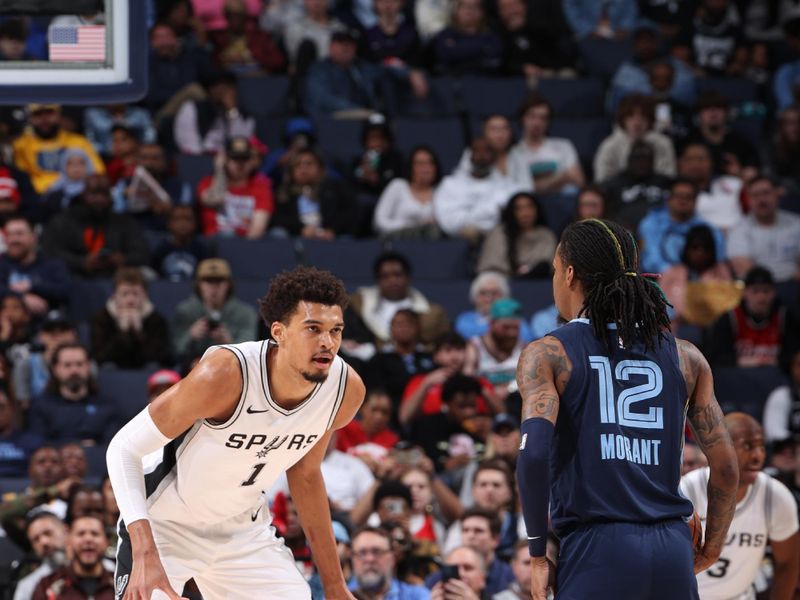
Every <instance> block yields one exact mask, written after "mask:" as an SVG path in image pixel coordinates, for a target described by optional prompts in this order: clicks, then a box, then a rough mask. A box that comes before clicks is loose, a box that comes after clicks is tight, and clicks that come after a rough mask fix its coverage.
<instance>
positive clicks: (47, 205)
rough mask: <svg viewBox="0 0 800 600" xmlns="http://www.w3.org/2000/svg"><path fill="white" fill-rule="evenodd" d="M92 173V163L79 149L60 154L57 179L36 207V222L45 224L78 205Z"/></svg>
mask: <svg viewBox="0 0 800 600" xmlns="http://www.w3.org/2000/svg"><path fill="white" fill-rule="evenodd" d="M92 173H94V163H92V161H91V160H90V159H89V156H88V155H87V154H86V152H84V151H83V150H81V149H80V148H73V149H70V150H66V151H64V152H63V153H62V154H61V162H60V164H59V176H58V179H56V181H55V182H54V183H53V185H51V186H50V187H49V188H48V190H47V192H46V193H45V195H44V196H42V199H41V201H40V202H39V203H38V205H37V207H36V211H35V213H36V220H37V221H40V222H42V223H45V224H47V222H48V221H50V219H51V218H52V217H54V216H55V215H57V214H59V213H62V212H64V211H66V210H67V209H68V208H69V207H70V206H72V205H73V203H74V204H78V203H79V202H80V201H81V199H82V197H83V192H84V191H85V190H86V179H87V178H88V177H89V175H91V174H92Z"/></svg>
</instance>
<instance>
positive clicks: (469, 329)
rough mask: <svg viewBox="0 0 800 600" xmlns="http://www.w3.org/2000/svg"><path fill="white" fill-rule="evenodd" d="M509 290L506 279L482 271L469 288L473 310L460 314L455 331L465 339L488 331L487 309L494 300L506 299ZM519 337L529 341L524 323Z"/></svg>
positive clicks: (529, 337) (497, 274) (528, 333)
mask: <svg viewBox="0 0 800 600" xmlns="http://www.w3.org/2000/svg"><path fill="white" fill-rule="evenodd" d="M510 295H511V288H509V286H508V279H507V278H506V277H505V276H504V275H502V274H500V273H497V272H494V271H482V272H480V273H478V275H477V277H475V279H473V280H472V284H471V285H470V286H469V299H470V302H471V303H472V305H473V306H474V307H475V310H469V311H465V312H462V313H461V314H460V315H458V317H457V318H456V323H455V330H456V331H457V332H458V333H459V334H461V336H463V337H464V338H465V339H470V338H473V337H476V336H481V335H483V334H484V333H486V332H487V331H488V330H489V309H490V308H491V307H492V304H493V303H494V301H495V300H500V299H501V298H508V297H509V296H510ZM520 336H522V339H523V340H525V342H526V343H527V342H529V341H531V340H532V339H533V338H531V333H530V329H529V328H528V325H527V324H526V323H524V322H523V323H522V325H521V327H520Z"/></svg>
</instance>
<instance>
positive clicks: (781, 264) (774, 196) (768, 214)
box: [728, 176, 800, 282]
mask: <svg viewBox="0 0 800 600" xmlns="http://www.w3.org/2000/svg"><path fill="white" fill-rule="evenodd" d="M747 193H748V196H749V198H750V214H749V215H747V216H746V217H745V218H744V219H742V220H741V221H740V222H739V224H738V225H737V226H736V227H734V228H733V229H732V230H731V232H730V235H729V236H728V256H730V261H731V265H732V266H733V270H734V271H735V272H736V274H737V275H738V276H739V277H743V276H744V275H745V274H746V273H747V272H748V271H749V270H750V269H751V268H752V267H753V265H765V266H766V267H767V268H768V269H769V270H770V272H771V273H772V276H773V277H774V278H775V280H776V281H778V282H784V281H791V280H792V279H798V278H800V217H798V216H797V215H795V214H793V213H790V212H787V211H785V210H780V209H779V208H778V204H779V193H780V192H779V190H778V189H777V187H776V186H775V184H774V183H773V182H772V181H771V180H770V179H769V178H768V177H764V176H760V177H756V178H755V179H753V180H752V181H751V182H750V184H749V185H748V187H747Z"/></svg>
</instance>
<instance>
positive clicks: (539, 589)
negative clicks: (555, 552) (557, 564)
mask: <svg viewBox="0 0 800 600" xmlns="http://www.w3.org/2000/svg"><path fill="white" fill-rule="evenodd" d="M552 568H553V565H552V564H551V563H550V561H549V560H547V558H546V557H544V556H536V557H533V558H531V597H532V598H533V600H547V590H548V588H549V587H551V575H550V570H551V569H552Z"/></svg>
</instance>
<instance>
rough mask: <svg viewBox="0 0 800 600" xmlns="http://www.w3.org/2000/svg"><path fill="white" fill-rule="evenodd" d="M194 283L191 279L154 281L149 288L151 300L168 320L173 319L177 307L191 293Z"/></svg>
mask: <svg viewBox="0 0 800 600" xmlns="http://www.w3.org/2000/svg"><path fill="white" fill-rule="evenodd" d="M193 288H194V284H193V283H191V282H189V281H180V282H177V281H164V280H158V281H152V282H151V283H150V285H149V286H148V288H147V291H148V293H149V294H150V301H151V302H152V303H153V305H154V306H155V307H156V308H157V309H158V312H160V313H161V314H162V315H163V317H164V318H165V319H167V321H172V318H173V317H174V316H175V308H176V307H177V306H178V304H180V303H181V302H183V301H184V300H186V299H187V298H188V297H189V296H190V295H191V294H192V290H193Z"/></svg>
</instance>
